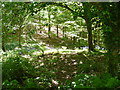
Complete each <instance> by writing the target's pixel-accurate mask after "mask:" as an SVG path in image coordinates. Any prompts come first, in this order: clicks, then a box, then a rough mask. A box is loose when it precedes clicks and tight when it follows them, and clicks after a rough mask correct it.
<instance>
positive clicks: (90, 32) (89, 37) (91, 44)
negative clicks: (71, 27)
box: [85, 18, 94, 51]
mask: <svg viewBox="0 0 120 90" xmlns="http://www.w3.org/2000/svg"><path fill="white" fill-rule="evenodd" d="M85 21H86V25H87V31H88V46H89V51H94V46H93V42H92V28H91V26H92V24H91V21H90V20H89V19H87V18H86V19H85Z"/></svg>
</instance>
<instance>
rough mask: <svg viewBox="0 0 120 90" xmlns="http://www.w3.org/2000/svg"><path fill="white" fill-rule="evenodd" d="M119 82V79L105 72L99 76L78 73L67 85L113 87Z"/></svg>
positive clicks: (75, 86)
mask: <svg viewBox="0 0 120 90" xmlns="http://www.w3.org/2000/svg"><path fill="white" fill-rule="evenodd" d="M119 84H120V80H118V79H117V78H115V77H112V76H111V75H110V74H107V73H106V74H101V75H100V76H92V75H87V74H78V75H76V76H75V79H74V81H73V82H71V84H68V86H69V87H72V88H115V87H118V86H119Z"/></svg>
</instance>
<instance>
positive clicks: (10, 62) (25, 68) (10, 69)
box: [2, 55, 34, 83]
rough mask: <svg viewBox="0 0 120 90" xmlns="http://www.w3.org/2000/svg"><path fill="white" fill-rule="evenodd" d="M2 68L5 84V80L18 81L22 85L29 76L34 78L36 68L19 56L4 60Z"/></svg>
mask: <svg viewBox="0 0 120 90" xmlns="http://www.w3.org/2000/svg"><path fill="white" fill-rule="evenodd" d="M2 67H3V69H2V71H3V72H2V74H3V82H4V81H5V80H8V81H12V80H17V81H18V82H20V83H22V82H23V80H25V79H26V78H27V77H28V76H29V77H30V76H32V75H33V73H34V68H33V66H32V64H31V62H29V61H28V60H27V59H25V58H23V57H21V56H19V55H15V56H14V57H11V56H9V57H6V58H4V60H3V64H2Z"/></svg>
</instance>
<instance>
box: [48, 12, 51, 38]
mask: <svg viewBox="0 0 120 90" xmlns="http://www.w3.org/2000/svg"><path fill="white" fill-rule="evenodd" d="M50 31H51V25H50V13H49V11H48V37H49V38H50Z"/></svg>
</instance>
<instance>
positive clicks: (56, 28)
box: [56, 25, 59, 37]
mask: <svg viewBox="0 0 120 90" xmlns="http://www.w3.org/2000/svg"><path fill="white" fill-rule="evenodd" d="M56 29H57V37H59V35H58V33H59V32H58V25H56Z"/></svg>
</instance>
